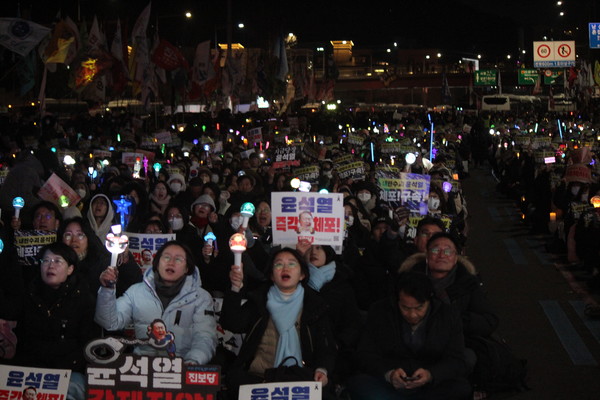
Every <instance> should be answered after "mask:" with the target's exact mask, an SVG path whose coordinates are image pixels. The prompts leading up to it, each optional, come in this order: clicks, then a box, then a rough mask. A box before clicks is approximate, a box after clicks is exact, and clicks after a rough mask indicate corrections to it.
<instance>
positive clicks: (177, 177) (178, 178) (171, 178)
mask: <svg viewBox="0 0 600 400" xmlns="http://www.w3.org/2000/svg"><path fill="white" fill-rule="evenodd" d="M173 181H179V182H181V191H182V192H183V191H184V190H185V188H186V186H185V178H184V177H183V175H181V174H171V176H169V180H168V181H167V184H168V185H169V186H171V183H172V182H173Z"/></svg>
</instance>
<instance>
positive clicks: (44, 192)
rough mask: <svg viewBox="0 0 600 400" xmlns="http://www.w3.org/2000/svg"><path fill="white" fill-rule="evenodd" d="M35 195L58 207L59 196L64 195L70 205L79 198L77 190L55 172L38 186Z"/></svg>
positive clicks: (59, 202)
mask: <svg viewBox="0 0 600 400" xmlns="http://www.w3.org/2000/svg"><path fill="white" fill-rule="evenodd" d="M37 195H38V197H39V198H40V199H42V200H47V201H51V202H52V203H54V204H56V205H58V206H59V207H61V201H60V197H61V196H66V198H67V199H68V200H69V204H70V205H75V204H77V203H79V200H81V197H79V195H78V194H77V192H75V191H74V190H73V189H72V188H71V186H69V185H68V184H67V183H66V182H65V181H63V180H62V179H60V178H59V177H58V175H56V174H52V175H50V178H48V180H47V181H46V183H44V185H43V186H42V187H41V188H40V190H39V191H38V193H37Z"/></svg>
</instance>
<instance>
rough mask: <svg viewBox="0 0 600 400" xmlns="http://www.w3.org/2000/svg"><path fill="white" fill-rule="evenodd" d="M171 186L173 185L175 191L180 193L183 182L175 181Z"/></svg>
mask: <svg viewBox="0 0 600 400" xmlns="http://www.w3.org/2000/svg"><path fill="white" fill-rule="evenodd" d="M169 186H170V187H171V190H172V191H173V192H175V193H179V191H180V190H181V183H179V182H173V183H171V184H170V185H169Z"/></svg>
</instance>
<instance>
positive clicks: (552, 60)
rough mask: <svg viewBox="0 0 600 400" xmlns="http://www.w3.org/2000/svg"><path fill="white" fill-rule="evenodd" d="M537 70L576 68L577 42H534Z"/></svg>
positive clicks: (534, 59)
mask: <svg viewBox="0 0 600 400" xmlns="http://www.w3.org/2000/svg"><path fill="white" fill-rule="evenodd" d="M533 66H534V67H535V68H561V67H574V66H575V42H574V41H572V40H570V41H569V40H567V41H556V42H552V41H548V42H533Z"/></svg>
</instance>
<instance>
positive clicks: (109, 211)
mask: <svg viewBox="0 0 600 400" xmlns="http://www.w3.org/2000/svg"><path fill="white" fill-rule="evenodd" d="M85 215H86V218H87V221H88V222H89V224H90V226H91V227H92V229H93V231H94V233H95V234H96V236H97V237H98V239H100V241H102V242H104V240H106V235H107V234H108V233H109V232H110V227H111V226H112V225H113V219H114V217H115V211H114V209H113V207H112V202H111V201H110V200H109V198H108V196H106V195H105V194H97V195H95V196H94V197H92V201H90V205H89V208H88V210H87V212H86V214H85Z"/></svg>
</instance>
